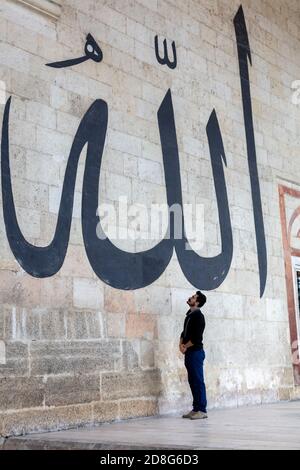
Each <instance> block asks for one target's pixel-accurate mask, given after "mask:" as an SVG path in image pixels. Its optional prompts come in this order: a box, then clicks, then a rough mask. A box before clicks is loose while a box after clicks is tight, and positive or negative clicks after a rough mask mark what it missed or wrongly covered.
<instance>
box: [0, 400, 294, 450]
mask: <svg viewBox="0 0 300 470" xmlns="http://www.w3.org/2000/svg"><path fill="white" fill-rule="evenodd" d="M4 449H106V450H112V449H120V450H124V449H128V450H130V449H143V450H151V449H193V450H196V449H300V402H299V401H298V402H281V403H276V404H271V405H262V406H253V407H252V406H251V407H245V408H238V409H225V410H214V411H210V413H209V417H208V419H206V420H197V421H192V420H189V419H182V418H181V416H163V417H155V418H139V419H132V420H128V421H123V422H114V423H111V424H103V425H100V426H98V427H93V428H80V429H74V430H69V431H59V432H51V433H45V434H44V433H43V434H33V435H29V436H23V437H18V438H10V439H8V440H7V441H6V442H5V444H4Z"/></svg>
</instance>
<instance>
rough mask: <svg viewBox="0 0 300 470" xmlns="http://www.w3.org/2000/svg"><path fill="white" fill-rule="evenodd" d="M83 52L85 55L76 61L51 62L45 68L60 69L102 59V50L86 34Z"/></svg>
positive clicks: (90, 36) (91, 37) (89, 35)
mask: <svg viewBox="0 0 300 470" xmlns="http://www.w3.org/2000/svg"><path fill="white" fill-rule="evenodd" d="M84 52H85V55H84V56H83V57H78V58H77V59H69V60H63V61H61V62H53V63H51V64H46V65H47V67H54V68H56V69H61V68H65V67H71V66H72V65H78V64H82V63H83V62H86V61H87V60H89V59H91V60H93V61H94V62H101V61H102V59H103V53H102V50H101V48H100V46H98V44H97V42H96V41H95V39H94V38H93V36H92V35H91V34H88V35H87V37H86V43H85V47H84Z"/></svg>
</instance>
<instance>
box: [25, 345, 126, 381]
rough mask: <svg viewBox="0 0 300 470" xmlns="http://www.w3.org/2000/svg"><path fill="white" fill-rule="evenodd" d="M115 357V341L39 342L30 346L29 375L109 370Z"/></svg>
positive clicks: (112, 367)
mask: <svg viewBox="0 0 300 470" xmlns="http://www.w3.org/2000/svg"><path fill="white" fill-rule="evenodd" d="M119 358H120V344H119V342H117V341H114V342H112V341H105V340H103V341H65V342H62V341H56V342H40V341H39V342H34V343H32V345H31V373H32V374H34V375H50V374H66V373H82V372H84V373H95V372H96V371H102V370H113V369H114V363H115V361H116V360H118V359H119Z"/></svg>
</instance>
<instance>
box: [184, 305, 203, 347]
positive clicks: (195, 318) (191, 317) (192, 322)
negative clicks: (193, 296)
mask: <svg viewBox="0 0 300 470" xmlns="http://www.w3.org/2000/svg"><path fill="white" fill-rule="evenodd" d="M204 329H205V318H204V315H203V313H202V312H201V310H200V308H197V309H196V310H194V311H193V312H191V310H188V312H187V314H186V317H185V320H184V326H183V331H182V333H181V336H180V337H181V338H182V339H183V344H186V343H188V342H189V341H191V342H192V343H193V346H191V347H190V348H189V349H191V350H194V351H196V350H199V349H203V332H204Z"/></svg>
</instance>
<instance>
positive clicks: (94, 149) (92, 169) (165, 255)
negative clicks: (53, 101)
mask: <svg viewBox="0 0 300 470" xmlns="http://www.w3.org/2000/svg"><path fill="white" fill-rule="evenodd" d="M167 104H168V103H167V102H164V103H163V105H162V107H163V108H164V107H165V106H167ZM100 111H101V110H99V116H95V122H98V121H99V119H101V113H100ZM165 116H166V122H165V133H166V136H165V138H166V139H167V140H168V139H170V140H171V136H170V130H169V127H170V126H169V123H170V121H172V119H173V115H172V110H171V109H170V108H166V109H165ZM96 130H97V129H95V131H96ZM100 149H101V150H100ZM102 150H103V143H102V142H101V145H99V143H97V141H96V140H94V141H93V142H89V144H88V151H87V160H86V167H85V173H84V180H83V192H82V230H83V239H84V244H85V249H86V253H87V256H88V259H89V262H90V264H91V266H92V268H93V270H94V272H95V273H96V275H97V276H98V277H99V278H100V279H102V280H103V281H104V282H105V283H106V284H109V285H110V286H112V287H115V288H116V289H123V290H134V289H140V288H142V287H145V286H147V285H149V284H152V283H153V282H154V281H156V279H158V278H159V277H160V276H161V275H162V273H163V272H164V271H165V269H166V267H167V266H168V264H169V262H170V260H171V257H172V254H173V248H174V247H173V242H172V240H170V239H168V238H167V236H165V238H164V239H162V240H161V241H160V242H159V243H158V244H157V245H156V246H154V247H153V248H151V249H150V250H147V251H142V252H139V253H129V252H126V251H123V250H121V249H119V248H117V247H116V245H114V244H113V243H112V242H111V241H110V240H109V238H108V237H106V235H105V234H104V232H103V229H102V226H101V222H100V221H99V217H98V216H97V208H98V200H99V177H100V170H101V160H102ZM99 154H100V155H99ZM164 163H165V155H164ZM97 230H98V233H99V232H100V233H101V232H102V234H103V237H102V236H101V237H98V236H97ZM168 231H169V230H168Z"/></svg>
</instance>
